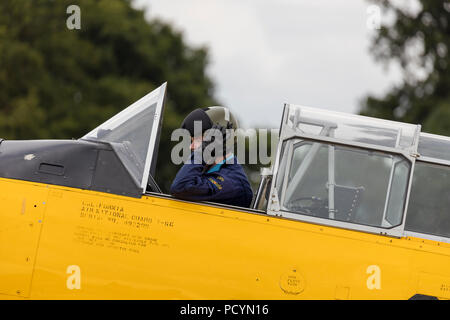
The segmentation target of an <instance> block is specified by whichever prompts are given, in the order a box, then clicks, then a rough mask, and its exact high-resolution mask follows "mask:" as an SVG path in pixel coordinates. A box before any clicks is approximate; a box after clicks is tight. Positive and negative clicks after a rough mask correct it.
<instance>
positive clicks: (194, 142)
mask: <svg viewBox="0 0 450 320" xmlns="http://www.w3.org/2000/svg"><path fill="white" fill-rule="evenodd" d="M202 141H203V139H202V137H195V138H191V145H190V148H191V150H192V151H194V150H196V149H198V148H200V147H201V146H202Z"/></svg>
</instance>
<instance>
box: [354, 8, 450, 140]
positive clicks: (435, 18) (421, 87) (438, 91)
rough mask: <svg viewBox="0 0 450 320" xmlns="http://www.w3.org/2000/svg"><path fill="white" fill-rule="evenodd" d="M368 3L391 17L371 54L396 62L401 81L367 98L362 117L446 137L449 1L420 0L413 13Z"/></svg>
mask: <svg viewBox="0 0 450 320" xmlns="http://www.w3.org/2000/svg"><path fill="white" fill-rule="evenodd" d="M370 2H371V3H373V4H376V5H378V6H379V7H380V8H381V9H382V16H390V17H393V19H392V21H389V22H386V23H385V24H384V25H382V26H381V28H380V29H379V30H377V32H376V34H375V36H374V38H373V40H372V46H371V53H372V54H373V55H374V57H375V58H376V59H377V60H378V61H380V62H383V63H386V64H389V62H391V61H396V62H398V63H400V66H401V68H402V71H403V83H402V84H401V85H398V86H396V87H394V88H392V89H391V91H390V92H388V93H387V94H386V96H384V97H382V98H379V97H374V96H368V97H366V98H365V99H364V100H363V102H362V110H361V113H362V114H364V115H367V116H372V117H378V118H384V119H391V120H397V121H402V122H409V123H414V124H422V130H423V131H426V132H430V133H436V134H443V135H450V96H449V92H450V74H449V72H448V68H449V65H450V57H449V53H448V50H449V49H450V26H449V23H450V19H449V18H450V1H448V0H418V1H417V2H418V3H419V10H416V11H415V12H413V11H412V10H410V9H407V8H405V7H402V6H401V5H400V4H402V2H400V1H395V2H394V1H387V0H372V1H370ZM411 2H412V1H411ZM405 3H406V1H405V2H403V5H404V4H405ZM409 4H411V3H409Z"/></svg>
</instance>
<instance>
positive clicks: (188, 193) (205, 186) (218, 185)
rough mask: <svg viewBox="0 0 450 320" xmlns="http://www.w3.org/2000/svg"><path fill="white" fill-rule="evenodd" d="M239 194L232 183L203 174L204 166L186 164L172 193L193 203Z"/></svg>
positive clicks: (171, 189) (180, 171) (177, 177)
mask: <svg viewBox="0 0 450 320" xmlns="http://www.w3.org/2000/svg"><path fill="white" fill-rule="evenodd" d="M236 192H238V190H236V188H235V187H233V185H232V183H231V181H230V182H228V181H225V179H224V178H223V177H221V176H220V175H215V174H205V173H203V165H202V164H185V165H183V167H181V169H180V170H179V171H178V173H177V175H176V177H175V179H174V181H173V183H172V186H171V188H170V193H171V194H172V195H173V196H175V197H177V198H180V199H185V200H191V201H215V200H221V199H225V198H230V197H232V196H233V193H236Z"/></svg>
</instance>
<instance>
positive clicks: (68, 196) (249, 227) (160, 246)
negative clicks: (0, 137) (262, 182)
mask: <svg viewBox="0 0 450 320" xmlns="http://www.w3.org/2000/svg"><path fill="white" fill-rule="evenodd" d="M0 198H1V210H0V298H2V299H10V298H12V299H15V298H31V299H408V298H411V297H412V296H414V295H415V294H423V295H431V296H436V297H440V298H450V245H449V244H446V243H440V242H436V241H429V240H423V239H417V238H400V239H396V238H391V237H386V236H381V235H374V234H368V233H363V232H358V231H350V230H344V229H339V228H334V227H327V226H321V225H315V224H310V223H305V222H300V221H293V220H288V219H283V218H277V217H273V216H268V215H265V214H262V213H258V212H256V211H255V212H252V211H244V210H237V209H232V208H227V207H220V206H214V205H211V204H204V203H190V202H185V201H180V200H175V199H171V198H167V197H159V196H156V195H155V196H152V195H145V196H143V197H142V198H141V199H136V198H130V197H124V196H116V195H111V194H106V193H101V192H95V191H87V190H79V189H73V188H66V187H60V186H53V185H46V184H39V183H32V182H25V181H20V180H10V179H3V178H2V179H0Z"/></svg>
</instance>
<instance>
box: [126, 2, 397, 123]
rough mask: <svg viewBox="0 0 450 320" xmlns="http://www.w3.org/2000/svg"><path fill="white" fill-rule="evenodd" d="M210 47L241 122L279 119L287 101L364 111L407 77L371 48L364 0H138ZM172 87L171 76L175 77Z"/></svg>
mask: <svg viewBox="0 0 450 320" xmlns="http://www.w3.org/2000/svg"><path fill="white" fill-rule="evenodd" d="M135 5H136V7H139V8H143V7H146V13H147V17H148V18H154V17H158V18H161V19H163V20H165V21H168V22H171V23H172V24H173V25H174V26H175V28H176V29H177V30H181V31H183V33H184V36H185V39H186V41H187V42H188V43H189V44H190V45H194V46H198V45H204V46H207V47H208V48H209V53H210V59H211V64H210V66H209V68H208V74H209V75H210V76H211V77H212V79H213V80H214V82H215V84H216V97H217V98H218V99H219V101H221V103H222V105H224V106H228V107H229V108H230V109H231V110H232V111H233V112H234V113H235V114H236V116H237V117H238V118H239V120H240V122H241V126H242V127H246V128H248V127H253V126H258V127H278V126H279V123H280V118H281V113H282V107H283V104H284V103H286V102H287V103H293V104H299V105H306V106H311V107H318V108H322V109H329V110H335V111H341V112H349V113H357V112H358V108H359V101H360V99H361V98H362V97H364V96H365V95H366V94H368V93H374V94H382V93H384V92H386V90H387V89H388V88H389V87H391V86H392V85H393V84H394V83H397V82H399V81H400V72H399V71H398V69H397V68H394V67H391V68H390V69H389V71H386V70H385V69H384V68H383V66H382V65H381V64H376V63H375V61H374V59H373V58H372V56H371V55H370V53H369V45H370V35H371V34H372V33H373V30H371V29H369V28H368V27H367V19H368V18H370V17H371V13H368V12H367V8H368V6H369V5H370V3H368V2H366V1H364V0H308V1H305V0H136V2H135ZM168 90H170V83H169V84H168ZM194 107H204V106H194Z"/></svg>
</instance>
